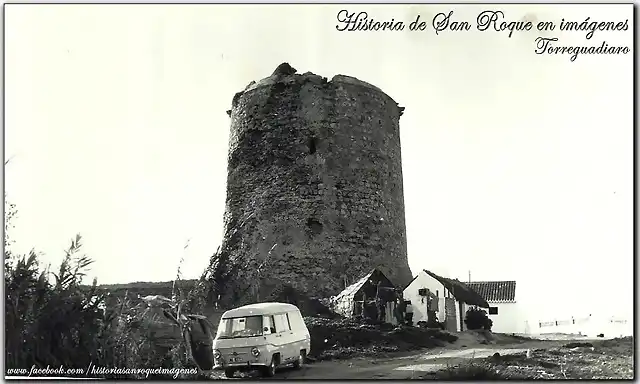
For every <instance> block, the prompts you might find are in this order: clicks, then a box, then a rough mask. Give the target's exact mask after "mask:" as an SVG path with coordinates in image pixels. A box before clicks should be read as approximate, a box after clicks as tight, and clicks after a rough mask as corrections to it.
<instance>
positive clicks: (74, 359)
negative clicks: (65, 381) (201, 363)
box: [5, 235, 193, 379]
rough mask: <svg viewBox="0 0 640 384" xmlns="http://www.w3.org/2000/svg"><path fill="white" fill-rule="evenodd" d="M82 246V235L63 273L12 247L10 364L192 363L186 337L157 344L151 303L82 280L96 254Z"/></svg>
mask: <svg viewBox="0 0 640 384" xmlns="http://www.w3.org/2000/svg"><path fill="white" fill-rule="evenodd" d="M81 246H82V244H81V237H80V236H79V235H78V236H76V238H75V239H74V240H73V241H72V242H71V246H70V247H69V249H68V250H67V251H66V256H65V258H64V259H63V261H62V263H61V264H60V267H59V268H58V270H57V273H49V272H48V271H46V270H45V271H42V270H41V269H40V266H39V265H38V255H37V254H36V253H35V252H33V251H32V252H31V253H30V254H29V255H28V256H13V255H11V254H9V253H7V252H6V251H5V330H6V331H5V337H6V338H5V340H6V342H5V351H6V352H5V366H6V367H7V368H20V369H24V368H27V369H29V368H30V367H32V366H34V365H35V366H36V367H40V368H44V367H47V366H50V367H59V366H61V365H63V366H65V367H67V368H74V367H75V368H86V367H88V366H89V365H90V364H92V365H93V366H102V367H120V368H125V367H126V368H160V367H163V368H171V367H175V368H186V367H193V364H191V363H190V362H189V360H188V359H187V358H186V353H185V352H186V351H185V346H184V344H183V343H180V342H178V343H176V342H173V343H171V344H170V345H169V346H164V347H163V346H160V345H159V344H158V340H159V338H158V337H157V333H158V329H159V327H158V326H154V324H155V322H154V320H153V319H149V316H148V309H147V308H144V307H142V305H139V304H134V303H133V302H131V300H129V299H128V298H123V299H121V300H118V301H117V302H113V300H110V301H111V303H107V302H108V301H109V300H107V299H108V294H107V293H106V292H104V291H101V290H100V289H98V288H97V281H96V280H95V279H94V281H93V284H92V285H91V286H86V285H82V278H83V277H84V275H85V271H86V269H87V267H88V266H89V265H90V264H91V263H92V260H90V259H89V258H87V257H86V256H84V255H79V251H80V249H81ZM51 275H52V276H53V279H52V278H50V277H51ZM166 326H167V325H166V324H165V325H164V327H166ZM169 327H171V326H169ZM178 333H179V332H178ZM177 341H180V339H178V340H177ZM103 377H104V376H103ZM114 378H115V377H114ZM118 378H119V379H123V378H127V377H123V376H122V375H119V376H118ZM129 378H137V377H129Z"/></svg>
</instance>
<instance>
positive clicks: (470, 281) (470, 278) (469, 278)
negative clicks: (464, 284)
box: [469, 271, 471, 282]
mask: <svg viewBox="0 0 640 384" xmlns="http://www.w3.org/2000/svg"><path fill="white" fill-rule="evenodd" d="M469 282H471V271H469Z"/></svg>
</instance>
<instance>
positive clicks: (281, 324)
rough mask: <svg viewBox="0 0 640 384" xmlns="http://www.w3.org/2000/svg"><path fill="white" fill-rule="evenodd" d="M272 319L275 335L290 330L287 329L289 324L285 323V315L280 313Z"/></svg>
mask: <svg viewBox="0 0 640 384" xmlns="http://www.w3.org/2000/svg"><path fill="white" fill-rule="evenodd" d="M274 319H275V324H276V332H277V333H280V332H287V331H289V330H291V328H290V327H289V322H288V321H287V317H286V314H284V313H281V314H279V315H275V316H274Z"/></svg>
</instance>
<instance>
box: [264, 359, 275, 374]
mask: <svg viewBox="0 0 640 384" xmlns="http://www.w3.org/2000/svg"><path fill="white" fill-rule="evenodd" d="M275 374H276V359H275V358H274V357H272V358H271V363H269V365H268V366H266V367H264V376H266V377H273V376H275Z"/></svg>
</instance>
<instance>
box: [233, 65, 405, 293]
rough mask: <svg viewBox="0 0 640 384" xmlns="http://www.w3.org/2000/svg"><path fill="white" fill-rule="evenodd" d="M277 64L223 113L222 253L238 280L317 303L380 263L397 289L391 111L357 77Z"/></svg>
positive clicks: (398, 194) (399, 204)
mask: <svg viewBox="0 0 640 384" xmlns="http://www.w3.org/2000/svg"><path fill="white" fill-rule="evenodd" d="M282 67H283V66H282V65H281V66H280V67H278V69H277V70H276V72H274V74H273V75H272V76H270V77H267V78H265V79H263V80H261V81H259V82H258V83H253V82H252V83H251V84H250V85H249V86H248V87H247V89H245V91H243V92H241V93H238V94H237V95H236V97H234V100H233V104H232V110H231V111H229V114H230V116H231V133H230V139H229V144H230V146H229V164H228V179H227V200H226V213H225V240H224V243H223V246H222V249H223V250H224V251H225V252H228V253H229V257H231V258H232V259H234V260H236V261H237V260H241V261H242V262H247V263H248V267H247V268H245V269H243V270H242V271H241V276H240V277H239V279H245V280H247V279H249V280H254V279H255V277H256V276H258V275H259V276H261V277H264V278H270V279H275V280H279V281H283V282H288V283H290V284H291V285H293V286H294V287H296V288H299V289H302V290H304V291H306V292H307V293H308V294H309V295H312V296H316V295H317V296H328V295H333V294H336V293H338V292H339V291H341V290H342V289H343V288H344V287H345V280H346V281H347V282H348V283H349V284H350V283H352V282H354V281H356V280H357V279H359V278H360V277H362V276H363V275H364V274H366V273H368V272H369V271H370V270H371V269H373V268H374V267H380V269H381V270H382V271H383V272H384V273H385V274H386V275H387V276H388V277H389V278H390V279H391V280H392V281H393V282H394V284H396V285H399V286H401V285H402V286H403V285H404V284H407V283H408V282H409V281H410V279H411V271H410V269H409V265H408V261H407V241H406V231H405V212H404V197H403V186H402V165H401V155H400V135H399V118H400V115H401V114H402V109H403V108H400V107H398V105H397V104H396V102H395V101H393V100H392V99H391V98H390V97H389V96H387V95H386V94H385V93H383V92H382V91H381V90H379V89H377V88H376V87H374V86H372V85H370V84H367V83H365V82H363V81H360V80H358V79H355V78H352V77H347V76H335V77H334V78H333V79H332V80H331V81H327V79H326V78H323V77H320V76H317V75H314V74H311V73H306V74H303V75H299V74H293V72H295V70H293V69H292V68H290V67H288V65H285V67H286V68H288V69H289V71H286V70H285V71H282V70H281V69H282ZM233 233H235V234H236V235H235V236H233V235H232V234H233ZM258 270H259V271H258Z"/></svg>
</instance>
